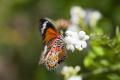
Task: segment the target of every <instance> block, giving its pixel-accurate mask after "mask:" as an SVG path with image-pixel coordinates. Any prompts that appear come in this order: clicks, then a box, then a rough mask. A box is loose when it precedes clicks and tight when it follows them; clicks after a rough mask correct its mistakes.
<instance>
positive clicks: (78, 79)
mask: <svg viewBox="0 0 120 80" xmlns="http://www.w3.org/2000/svg"><path fill="white" fill-rule="evenodd" d="M67 80H82V77H81V76H72V77H70V78H68V79H67Z"/></svg>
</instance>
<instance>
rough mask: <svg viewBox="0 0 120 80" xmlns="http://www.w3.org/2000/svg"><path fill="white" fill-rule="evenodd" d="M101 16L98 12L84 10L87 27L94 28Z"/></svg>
mask: <svg viewBox="0 0 120 80" xmlns="http://www.w3.org/2000/svg"><path fill="white" fill-rule="evenodd" d="M101 17H102V15H101V13H100V12H99V11H92V10H86V15H85V17H84V20H85V23H86V24H87V25H89V26H96V24H97V22H98V21H99V20H100V19H101Z"/></svg>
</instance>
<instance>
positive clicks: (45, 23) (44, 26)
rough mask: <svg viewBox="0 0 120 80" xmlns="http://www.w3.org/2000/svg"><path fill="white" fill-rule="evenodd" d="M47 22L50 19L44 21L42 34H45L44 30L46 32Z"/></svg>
mask: <svg viewBox="0 0 120 80" xmlns="http://www.w3.org/2000/svg"><path fill="white" fill-rule="evenodd" d="M47 23H48V21H45V22H44V23H43V25H42V26H43V27H42V28H41V31H42V34H43V32H44V30H45V28H46V25H47Z"/></svg>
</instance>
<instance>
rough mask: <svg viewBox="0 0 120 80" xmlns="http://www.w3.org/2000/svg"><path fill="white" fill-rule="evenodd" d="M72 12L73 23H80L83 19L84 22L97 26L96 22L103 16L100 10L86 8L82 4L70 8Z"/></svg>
mask: <svg viewBox="0 0 120 80" xmlns="http://www.w3.org/2000/svg"><path fill="white" fill-rule="evenodd" d="M70 13H71V22H72V23H75V24H76V23H77V24H78V23H79V21H80V20H83V22H84V23H85V24H86V25H89V26H96V23H97V22H98V21H99V20H100V19H101V17H102V15H101V13H100V12H99V11H96V10H94V11H93V10H91V9H88V10H84V9H83V8H81V7H80V6H73V7H72V8H71V10H70Z"/></svg>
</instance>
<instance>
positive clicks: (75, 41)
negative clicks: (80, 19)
mask: <svg viewBox="0 0 120 80" xmlns="http://www.w3.org/2000/svg"><path fill="white" fill-rule="evenodd" d="M88 39H89V36H88V35H86V33H85V32H84V31H80V32H75V31H70V30H67V31H66V37H65V38H64V41H65V43H66V48H67V49H68V50H71V51H72V52H73V51H74V50H75V48H76V49H78V50H83V48H86V47H87V43H86V40H88Z"/></svg>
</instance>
